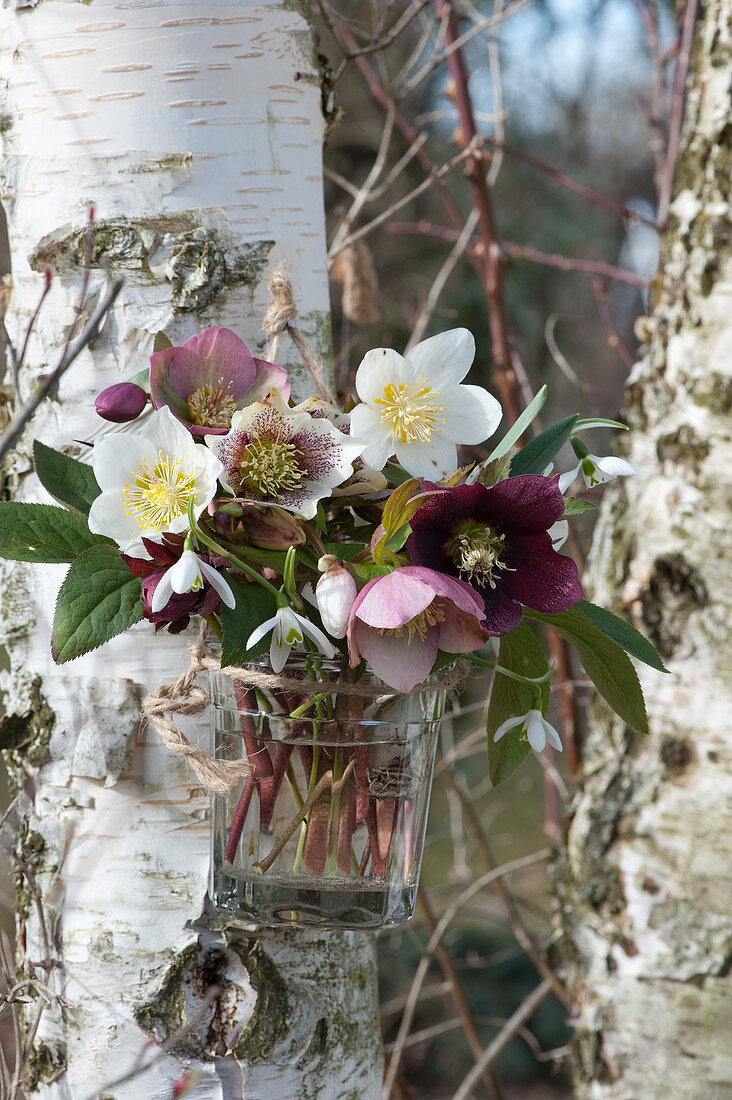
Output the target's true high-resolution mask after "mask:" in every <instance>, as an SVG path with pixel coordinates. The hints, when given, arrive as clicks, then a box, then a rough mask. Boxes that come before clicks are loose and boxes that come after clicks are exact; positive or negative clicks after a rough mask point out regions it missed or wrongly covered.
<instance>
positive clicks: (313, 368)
mask: <svg viewBox="0 0 732 1100" xmlns="http://www.w3.org/2000/svg"><path fill="white" fill-rule="evenodd" d="M269 292H270V294H271V295H272V304H271V306H269V308H268V310H267V312H266V313H265V315H264V322H263V324H264V331H265V332H266V333H267V336H268V337H269V341H270V343H269V349H268V351H267V355H268V357H269V360H270V362H272V363H275V362H276V361H277V356H278V355H279V351H280V344H281V342H282V333H283V332H287V333H289V336H290V339H291V340H292V342H293V344H294V345H295V347H296V348H297V350H298V351H299V353H300V358H301V359H302V361H303V363H304V364H305V366H306V367H307V369H308V370H309V371H310V374H311V375H312V379H313V381H314V382H315V385H316V386H317V388H318V390H319V392H320V396H321V397H322V398H324V400H326V401H328V402H329V403H330V404H331V405H336V399H335V397H334V396H333V394H332V392H331V390H330V387H329V386H328V383H327V382H326V380H325V375H324V374H323V371H322V368H321V366H320V364H319V363H318V360H317V359H316V358H315V356H314V355H313V353H312V351H311V350H310V348H309V347H308V345H307V343H306V341H305V337H304V336H303V334H302V332H301V331H300V329H299V328H298V327H297V325H296V324H295V320H296V318H297V306H296V305H295V295H294V293H293V290H292V283H291V282H290V280H289V278H288V277H287V275H285V273H284V271H275V272H274V274H273V275H272V276H271V277H270V280H269Z"/></svg>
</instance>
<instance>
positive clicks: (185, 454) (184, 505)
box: [89, 408, 223, 558]
mask: <svg viewBox="0 0 732 1100" xmlns="http://www.w3.org/2000/svg"><path fill="white" fill-rule="evenodd" d="M92 468H93V470H94V475H95V477H96V479H97V482H98V484H99V487H100V489H101V490H102V491H101V494H100V495H99V496H98V497H97V498H96V500H95V501H94V502H93V504H92V506H91V509H90V511H89V530H90V531H94V532H95V533H96V534H98V535H108V536H109V538H111V539H114V541H115V542H116V543H118V544H119V546H120V547H121V549H122V550H125V551H127V552H128V553H131V554H136V555H137V556H138V557H142V558H146V557H149V555H148V553H147V551H146V550H145V548H144V546H143V544H142V540H143V538H145V539H152V540H153V541H159V540H160V538H161V537H162V535H163V534H165V533H169V534H178V533H180V532H182V531H187V530H188V527H189V521H188V502H189V500H190V499H191V497H192V498H193V514H194V516H195V517H196V519H197V518H198V517H199V516H200V514H201V512H202V511H203V510H204V508H205V507H206V505H207V504H208V503H209V501H211V500H213V498H214V497H215V495H216V488H217V485H216V482H217V479H218V477H219V475H220V474H221V473H222V471H223V467H222V465H221V463H220V462H219V460H218V459H217V458H216V457H215V456H214V455H213V454H212V453H211V451H210V450H208V449H207V448H206V447H199V446H197V445H196V444H195V442H194V441H193V439H192V438H191V435H190V434H189V432H187V431H186V429H185V428H184V427H183V425H182V424H180V423H179V422H178V421H177V420H176V418H175V417H174V416H173V414H172V413H171V411H170V409H168V408H162V409H159V410H158V411H157V412H155V413H153V414H152V416H151V417H150V418H149V420H148V421H147V423H146V424H145V426H144V428H143V429H142V430H141V431H139V432H134V433H133V432H120V433H118V434H114V435H104V436H100V438H99V439H97V441H96V443H95V444H94V452H93V454H92Z"/></svg>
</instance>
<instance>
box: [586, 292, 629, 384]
mask: <svg viewBox="0 0 732 1100" xmlns="http://www.w3.org/2000/svg"><path fill="white" fill-rule="evenodd" d="M592 288H593V290H594V291H595V299H596V301H597V311H598V313H599V314H600V320H601V321H602V324H603V327H604V329H605V332H606V333H607V345H608V347H609V348H615V350H616V351H617V353H618V355H619V356H620V358H621V359H622V360H623V362H624V363H625V365H626V367H627V368H628V370H631V369H632V367H633V364H634V363H635V358H634V356H633V353H632V352H631V350H630V348H628V347H627V346H626V345H625V344H624V343H623V340H622V339H621V337H620V334H619V332H618V330H617V329H616V328H615V322H614V321H613V319H612V317H611V315H610V310H609V309H608V304H607V288H606V287H605V284H604V282H603V281H602V279H594V280H593V283H592Z"/></svg>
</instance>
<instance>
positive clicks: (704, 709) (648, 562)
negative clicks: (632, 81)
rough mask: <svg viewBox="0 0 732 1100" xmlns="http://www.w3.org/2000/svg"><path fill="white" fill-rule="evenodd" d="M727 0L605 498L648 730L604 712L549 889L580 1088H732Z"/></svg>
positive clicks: (608, 563) (600, 577)
mask: <svg viewBox="0 0 732 1100" xmlns="http://www.w3.org/2000/svg"><path fill="white" fill-rule="evenodd" d="M731 77H732V4H731V3H730V0H710V3H708V4H707V5H706V6H705V8H704V11H703V14H702V16H701V18H700V23H699V26H698V28H697V39H696V46H695V50H694V54H693V58H692V75H691V80H690V84H689V92H688V102H687V110H686V122H685V128H684V140H683V143H682V151H681V159H680V162H679V166H678V171H677V178H676V187H675V195H676V197H675V201H674V203H673V205H672V219H671V223H670V228H669V231H668V234H667V239H666V242H665V256H664V268H663V275H662V278H661V280H660V284H659V293H658V302H657V305H656V308H655V311H654V315H653V317H652V319H651V320H650V322H649V326H648V327H649V334H650V338H649V344H648V347H647V349H646V351H645V354H644V356H643V359H642V361H641V362H640V363H638V364H637V366H636V367H635V369H634V371H633V373H632V375H631V379H630V383H629V387H628V392H627V399H628V406H629V415H630V426H631V443H630V452H629V457H630V460H631V461H632V462H633V464H634V465H635V466H636V467H637V469H638V470H639V471H640V475H639V477H637V478H633V479H628V480H627V481H624V483H623V486H622V488H621V489H618V490H615V491H614V492H613V493H612V494H609V499H608V500H607V501H606V504H605V506H604V509H603V513H602V516H601V521H600V524H599V526H598V530H597V533H596V539H595V547H594V553H593V560H592V563H591V569H590V575H591V583H592V585H593V587H594V596H592V597H591V598H593V599H595V600H596V602H598V603H600V604H604V605H605V606H615V607H616V608H617V609H619V610H620V611H621V613H622V612H628V611H629V612H630V613H631V615H633V616H635V619H636V621H637V623H638V625H639V627H640V628H641V629H643V630H645V631H646V632H647V633H648V634H649V635H650V637H651V638H652V639H653V640H654V641H655V642H656V644H657V645H658V646H659V648H660V650H661V653H662V655H663V657H664V659H665V660H666V663H667V665H668V668H669V669H670V671H671V675H670V676H663V675H662V674H660V673H654V672H652V671H651V670H649V669H647V668H645V667H643V668H641V669H640V673H641V677H642V681H643V685H644V689H645V692H646V697H647V702H648V711H649V719H650V728H651V734H650V737H648V738H642V737H640V736H638V735H633V734H632V733H630V732H629V731H627V730H625V729H623V727H622V724H619V723H618V722H617V721H612V720H610V718H608V717H607V715H605V714H602V715H600V714H597V715H596V717H595V722H594V724H593V729H592V733H591V737H590V741H589V744H588V746H587V756H586V760H585V765H584V780H583V784H582V789H581V791H580V792H579V794H578V797H577V799H576V801H575V805H574V807H573V817H572V820H571V825H570V830H569V836H568V843H567V848H566V852H565V856H564V864H563V867H562V874H561V875H560V878H561V882H560V889H561V896H562V903H563V904H562V912H563V923H564V929H565V933H566V945H567V961H568V965H569V971H570V978H571V980H572V982H573V985H574V989H575V994H576V1011H575V1016H576V1018H577V1020H576V1024H577V1028H578V1032H577V1039H576V1043H575V1054H576V1059H575V1069H576V1088H577V1091H576V1095H577V1097H578V1100H585V1098H587V1100H589V1098H591V1100H631V1098H632V1100H656V1098H658V1100H661V1098H663V1100H680V1098H682V1097H683V1098H684V1100H725V1098H729V1097H732V1042H731V1041H730V1035H732V973H731V970H732V903H731V899H732V828H731V826H732V723H731V718H732V668H731V666H730V654H731V653H732V570H731V569H730V562H731V560H732V554H731V553H730V551H731V550H732V545H731V543H732V540H731V538H730V503H731V502H732V444H731V442H730V421H729V416H730V410H731V409H732V247H731V244H730V208H729V197H730V163H731V157H732V147H731V144H730V140H731V134H730V126H729V120H730V111H731V108H732V98H731V94H730V85H731Z"/></svg>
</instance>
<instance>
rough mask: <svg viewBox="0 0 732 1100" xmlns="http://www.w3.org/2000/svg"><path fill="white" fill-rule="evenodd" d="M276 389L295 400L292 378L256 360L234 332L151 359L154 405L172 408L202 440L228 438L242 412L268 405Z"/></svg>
mask: <svg viewBox="0 0 732 1100" xmlns="http://www.w3.org/2000/svg"><path fill="white" fill-rule="evenodd" d="M273 387H274V388H275V389H278V390H280V392H281V393H282V394H283V396H284V397H285V398H287V397H289V396H290V383H289V382H288V381H287V372H286V371H284V370H283V369H282V368H281V367H277V366H275V364H274V363H268V362H266V361H265V360H264V359H255V358H254V356H253V355H252V353H251V352H250V351H249V348H248V347H247V346H246V344H245V343H244V341H243V340H240V339H239V337H238V336H237V335H236V333H234V332H232V331H231V330H230V329H228V328H216V327H215V326H214V327H212V328H207V329H204V331H203V332H201V333H200V334H199V335H198V336H192V337H191V338H190V340H186V342H185V344H181V346H180V347H178V348H164V349H163V350H162V351H156V352H155V353H154V354H153V355H151V356H150V396H151V398H152V403H153V405H154V406H155V408H156V409H160V408H162V407H163V406H164V405H167V406H168V408H169V409H170V410H171V412H172V413H173V415H174V416H175V417H177V419H178V420H180V422H181V423H182V424H185V426H186V427H187V428H188V430H189V431H190V432H191V433H192V434H193V435H195V436H197V437H198V438H199V439H201V438H203V436H204V435H208V434H213V435H225V434H226V432H228V430H229V428H230V427H231V418H232V416H233V415H234V413H235V412H236V411H237V409H243V408H244V407H245V406H246V405H251V404H252V403H253V402H254V401H262V400H263V399H264V397H265V396H266V395H267V393H269V391H270V390H271V389H272V388H273Z"/></svg>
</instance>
